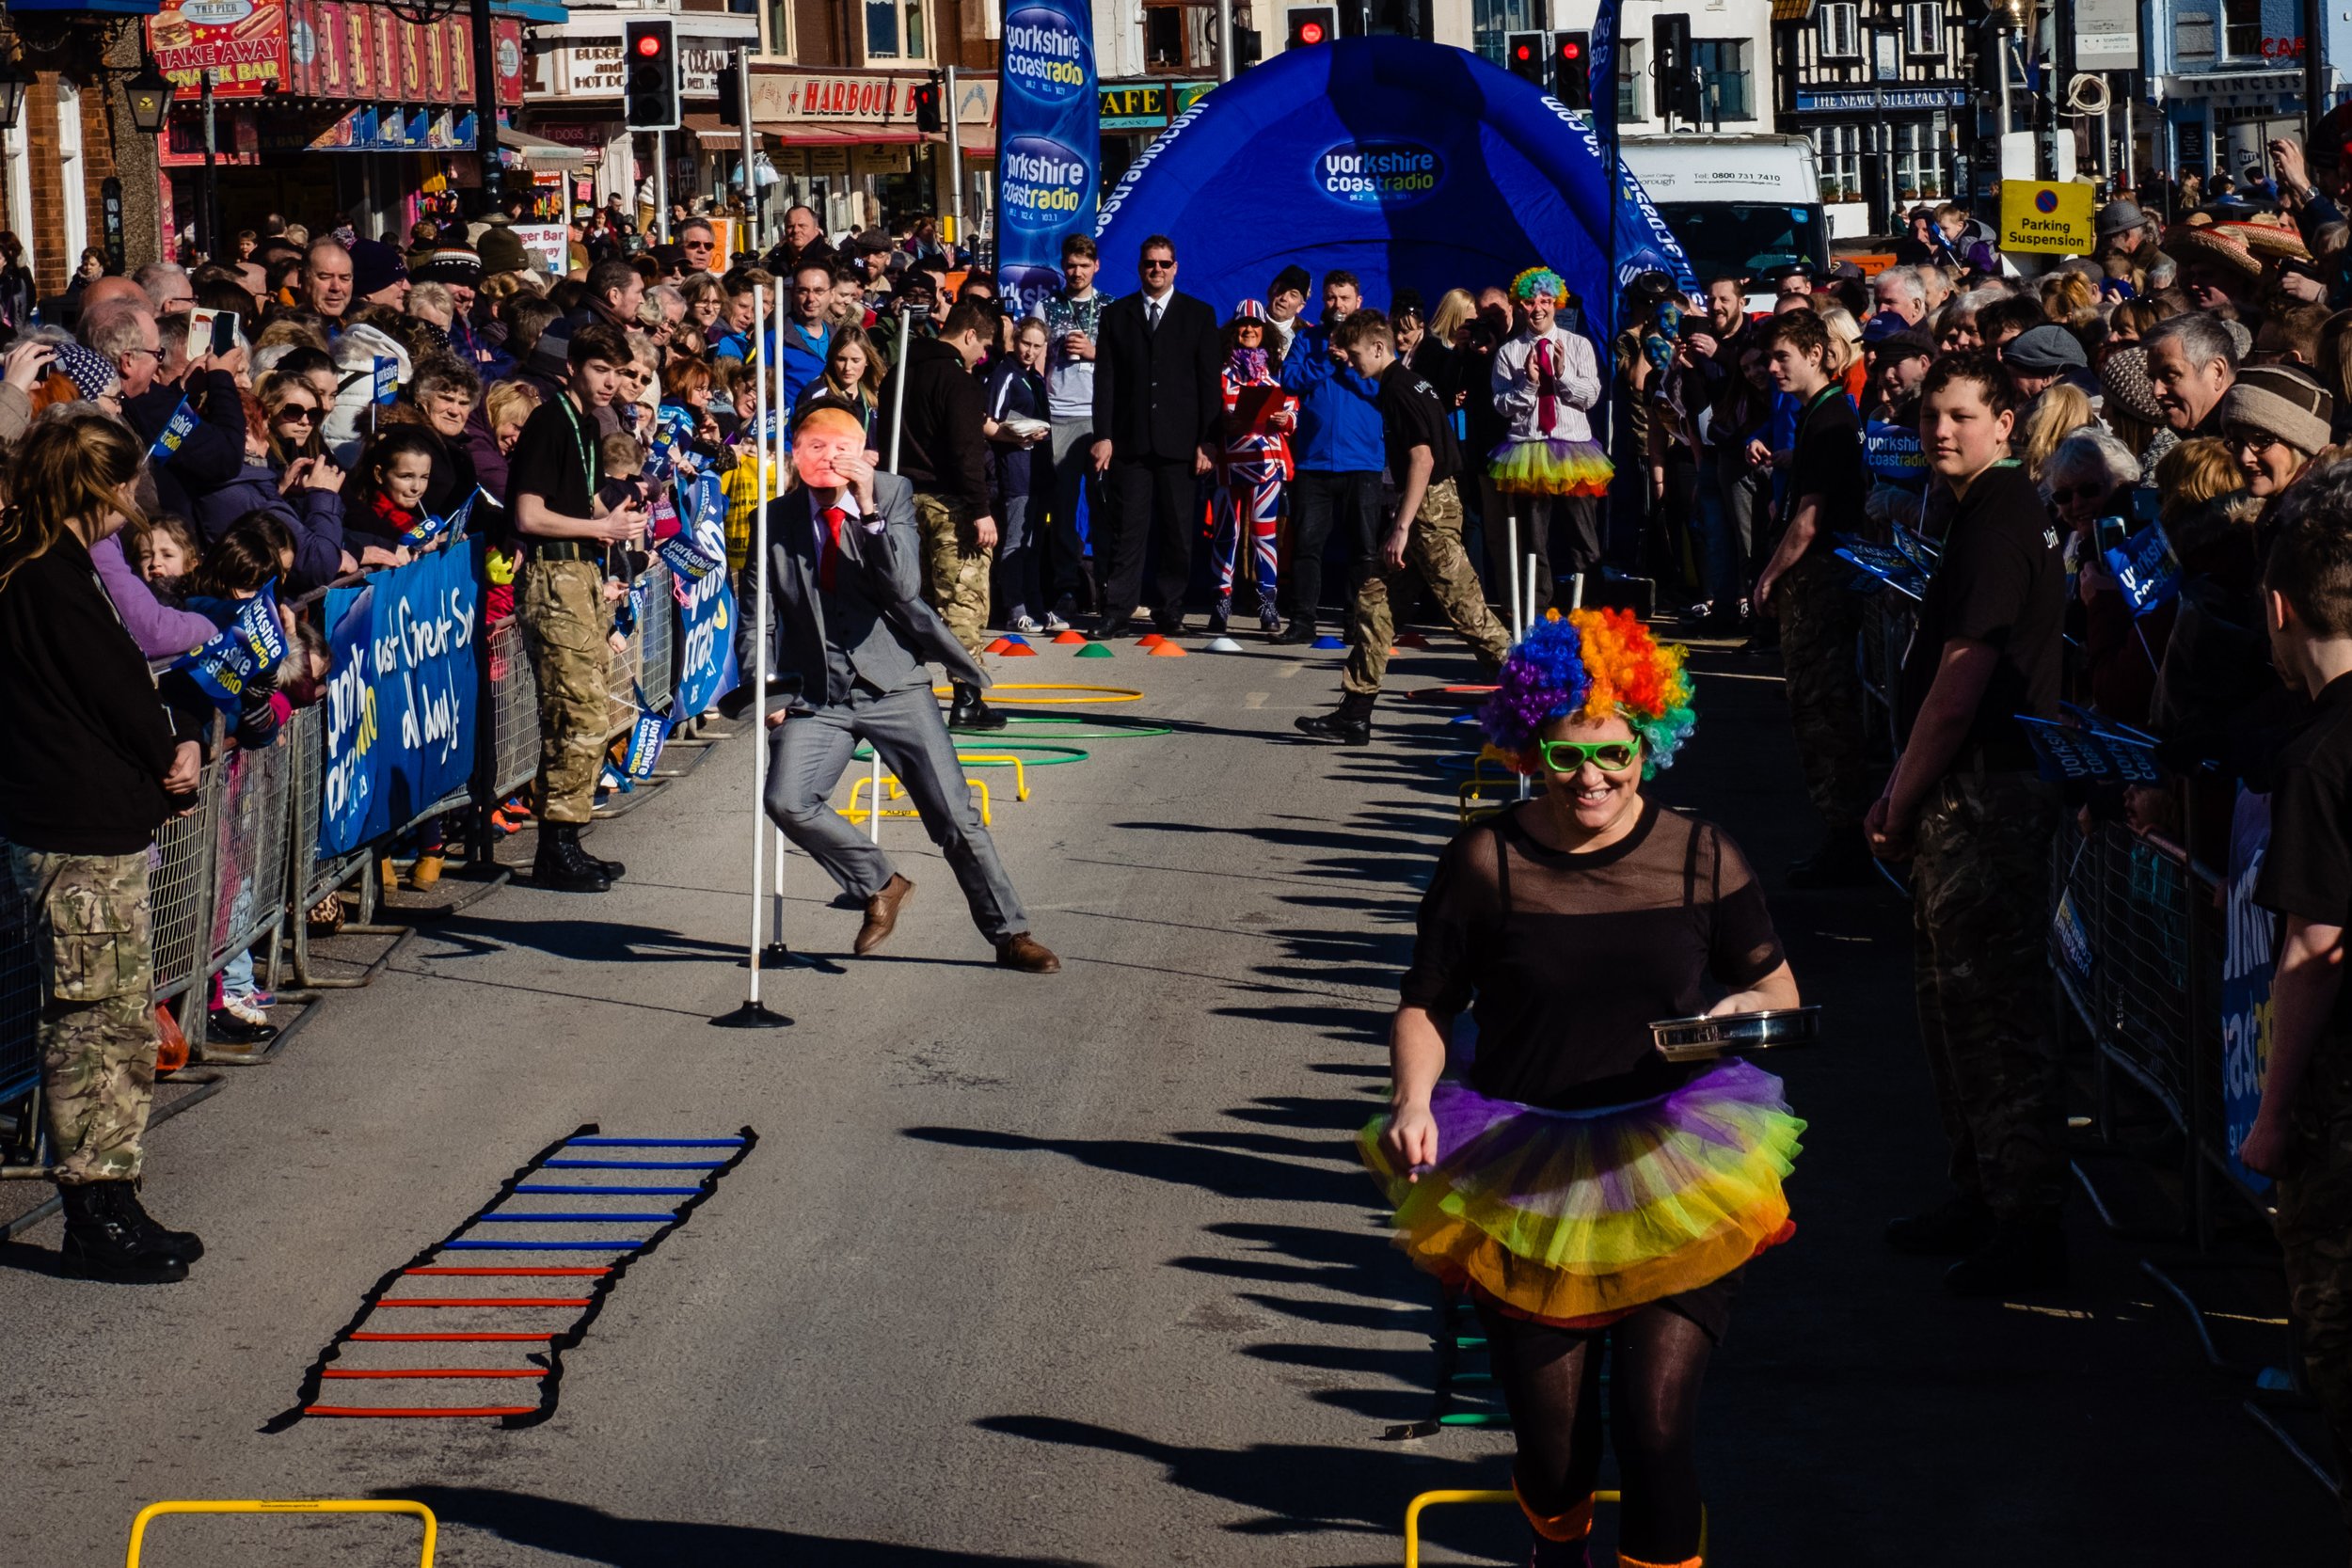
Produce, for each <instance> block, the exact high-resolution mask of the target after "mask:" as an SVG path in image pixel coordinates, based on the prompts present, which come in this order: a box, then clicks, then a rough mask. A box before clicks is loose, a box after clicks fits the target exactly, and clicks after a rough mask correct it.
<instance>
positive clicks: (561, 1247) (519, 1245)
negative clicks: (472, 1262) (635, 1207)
mask: <svg viewBox="0 0 2352 1568" xmlns="http://www.w3.org/2000/svg"><path fill="white" fill-rule="evenodd" d="M644 1244H645V1242H644V1237H642V1236H640V1237H635V1238H631V1239H628V1240H620V1239H615V1240H613V1241H610V1242H551V1241H550V1242H474V1241H458V1242H443V1243H441V1245H442V1246H443V1247H445V1248H448V1249H450V1250H452V1251H463V1252H626V1251H628V1249H629V1248H630V1247H640V1246H644Z"/></svg>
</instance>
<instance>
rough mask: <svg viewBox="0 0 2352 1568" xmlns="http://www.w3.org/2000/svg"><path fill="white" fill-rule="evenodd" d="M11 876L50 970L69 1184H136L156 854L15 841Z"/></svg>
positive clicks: (147, 1085) (59, 1170)
mask: <svg viewBox="0 0 2352 1568" xmlns="http://www.w3.org/2000/svg"><path fill="white" fill-rule="evenodd" d="M8 872H9V876H10V877H11V879H13V880H14V882H15V893H16V896H17V898H18V899H19V900H21V907H22V908H23V909H24V910H25V911H28V912H29V914H30V915H31V916H32V919H31V921H30V925H31V927H32V937H33V949H34V958H35V960H36V961H37V962H38V963H39V964H40V971H41V973H42V974H45V975H47V976H48V977H49V988H48V994H47V995H46V996H44V997H43V998H42V999H41V1010H40V1053H41V1095H42V1100H43V1102H44V1110H45V1112H46V1115H47V1118H48V1127H49V1148H50V1159H51V1164H52V1170H53V1174H54V1175H55V1178H56V1181H57V1183H58V1185H60V1186H80V1185H83V1184H86V1183H88V1182H93V1181H135V1180H138V1176H139V1156H140V1150H139V1139H140V1138H141V1136H142V1135H143V1134H144V1133H145V1132H146V1131H147V1113H148V1107H149V1104H150V1102H151V1101H152V1099H153V1098H154V1089H155V1020H154V1018H153V1017H152V1016H151V1014H150V1013H149V1012H148V997H149V993H150V992H151V991H152V990H154V989H155V963H154V950H153V946H152V942H151V936H150V927H149V897H148V863H147V851H145V850H140V851H139V852H138V853H136V854H130V855H66V854H51V853H44V852H42V851H40V850H35V849H25V848H23V847H10V849H9V851H8Z"/></svg>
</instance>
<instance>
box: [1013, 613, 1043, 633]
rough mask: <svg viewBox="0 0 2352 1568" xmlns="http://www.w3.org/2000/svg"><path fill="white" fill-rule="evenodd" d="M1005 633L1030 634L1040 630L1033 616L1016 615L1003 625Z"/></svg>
mask: <svg viewBox="0 0 2352 1568" xmlns="http://www.w3.org/2000/svg"><path fill="white" fill-rule="evenodd" d="M1005 629H1006V630H1007V631H1018V632H1032V631H1037V630H1039V629H1040V627H1039V626H1038V624H1037V620H1036V618H1035V617H1034V616H1029V615H1016V616H1014V617H1013V618H1012V619H1011V620H1009V621H1008V622H1006V623H1005Z"/></svg>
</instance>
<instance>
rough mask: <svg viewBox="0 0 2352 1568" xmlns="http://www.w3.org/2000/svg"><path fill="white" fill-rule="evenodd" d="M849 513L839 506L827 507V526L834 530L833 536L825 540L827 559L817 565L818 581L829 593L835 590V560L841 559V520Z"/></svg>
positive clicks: (819, 585)
mask: <svg viewBox="0 0 2352 1568" xmlns="http://www.w3.org/2000/svg"><path fill="white" fill-rule="evenodd" d="M847 515H848V514H847V513H845V512H843V511H842V510H841V508H839V507H837V506H829V507H827V508H825V526H826V527H827V528H829V529H831V530H832V531H833V532H832V537H830V538H829V539H827V540H826V542H825V559H824V560H823V561H821V562H818V566H817V583H818V587H820V588H822V589H823V590H824V591H825V592H826V593H828V594H830V593H832V592H833V586H834V562H836V561H839V560H840V559H841V521H842V519H843V518H844V517H846V516H847Z"/></svg>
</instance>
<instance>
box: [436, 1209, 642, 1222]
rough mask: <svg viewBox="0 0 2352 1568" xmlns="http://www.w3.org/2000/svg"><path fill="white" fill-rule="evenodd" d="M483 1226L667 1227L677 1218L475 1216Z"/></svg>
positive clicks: (577, 1215)
mask: <svg viewBox="0 0 2352 1568" xmlns="http://www.w3.org/2000/svg"><path fill="white" fill-rule="evenodd" d="M474 1218H476V1219H478V1220H480V1221H481V1222H482V1223H483V1224H485V1225H667V1224H669V1223H670V1222H671V1221H672V1220H674V1219H675V1218H677V1216H676V1215H675V1214H674V1213H670V1212H667V1211H664V1212H661V1213H659V1214H523V1213H516V1214H476V1215H475V1216H474Z"/></svg>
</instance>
